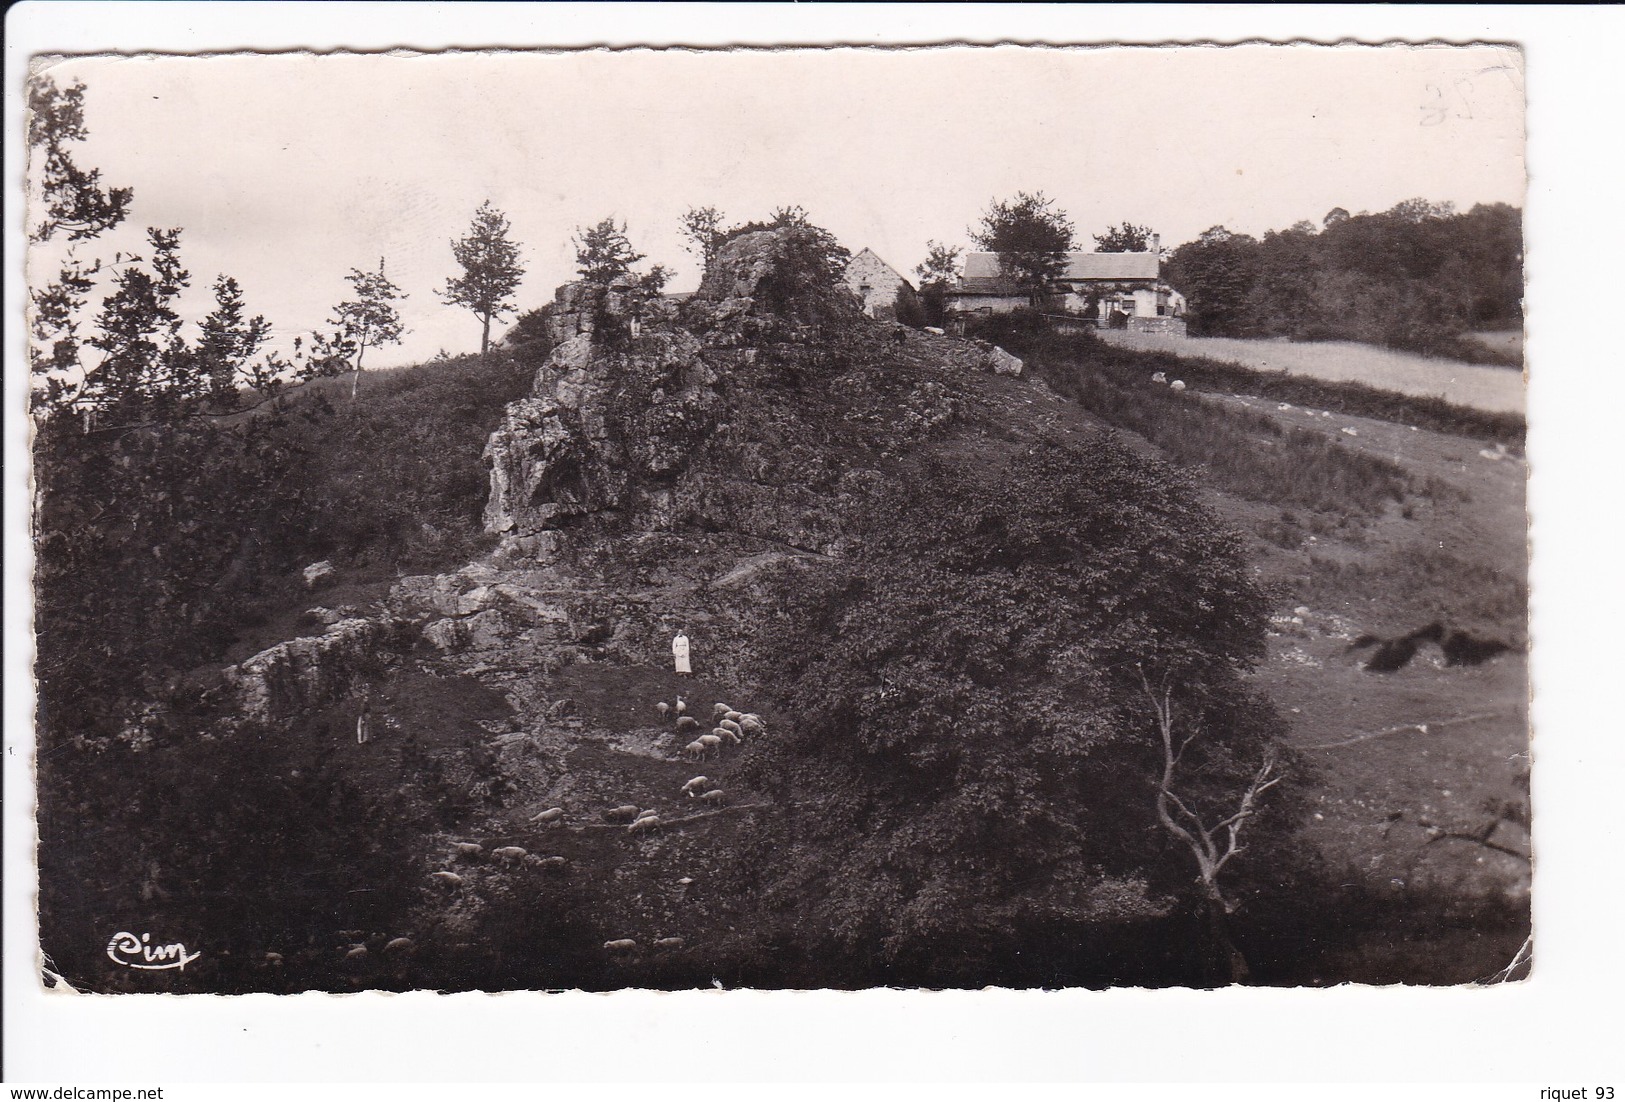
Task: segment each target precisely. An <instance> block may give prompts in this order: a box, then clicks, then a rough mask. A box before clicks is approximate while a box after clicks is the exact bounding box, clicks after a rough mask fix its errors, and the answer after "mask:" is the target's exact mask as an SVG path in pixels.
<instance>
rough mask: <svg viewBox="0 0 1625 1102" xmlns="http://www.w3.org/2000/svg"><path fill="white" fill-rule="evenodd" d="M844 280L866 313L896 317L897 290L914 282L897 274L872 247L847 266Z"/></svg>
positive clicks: (911, 285)
mask: <svg viewBox="0 0 1625 1102" xmlns="http://www.w3.org/2000/svg"><path fill="white" fill-rule="evenodd" d="M841 280H842V282H843V283H845V284H846V285H847V287H849V288H850V289H851V291H852V293H853V294H855V295H857V296H858V298H859V299H861V300H862V301H863V312H864V313H865V314H868V315H869V316H870V317H872V318H884V319H887V320H892V319H895V318H896V316H897V289H898V288H899V287H907V288H908V289H909V290H910V291H912V290H913V289H914V286H913V284H911V283H909V281H908V280H906V279H904V278H903V277H902V276H900V275H898V274H897V269H895V268H893V267H892V266H891V265H890V264H887V263H886V262H885V261H884V260H882V259H880V257H879V256H878V255H877V254H876V253H875V251H874V250H873V249H864V250H863V251H862V252H860V253H858V255H856V256H854V257H853V258H852V259H851V261H850V262H849V263H848V264H847V266H846V272H845V274H844V275H842V277H841Z"/></svg>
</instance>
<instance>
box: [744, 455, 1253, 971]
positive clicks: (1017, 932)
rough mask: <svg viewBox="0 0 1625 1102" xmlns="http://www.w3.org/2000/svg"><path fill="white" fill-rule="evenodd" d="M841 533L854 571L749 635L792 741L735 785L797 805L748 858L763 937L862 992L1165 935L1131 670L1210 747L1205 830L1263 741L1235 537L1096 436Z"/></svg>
mask: <svg viewBox="0 0 1625 1102" xmlns="http://www.w3.org/2000/svg"><path fill="white" fill-rule="evenodd" d="M850 520H851V524H852V525H853V527H854V529H855V530H856V531H858V532H861V533H862V535H861V542H860V546H859V547H858V548H857V549H856V550H855V551H854V553H853V554H851V555H850V556H848V557H846V558H844V559H843V560H841V561H840V562H839V563H838V564H835V565H831V566H829V567H820V568H809V567H805V566H796V567H785V568H782V570H781V572H780V574H779V575H778V577H777V580H776V591H775V594H774V599H773V600H771V601H769V602H768V603H767V604H766V605H765V606H764V608H765V609H767V610H771V611H764V612H763V613H761V615H760V618H759V620H758V622H757V623H756V624H755V625H754V627H755V638H756V640H757V647H758V655H759V663H760V675H761V680H762V682H763V683H764V684H769V685H773V686H775V687H776V688H777V690H778V692H779V695H780V696H781V697H782V699H783V702H784V703H785V704H786V706H790V705H791V704H792V703H793V706H794V708H795V711H796V714H797V715H799V716H800V717H802V720H801V722H800V726H799V727H798V729H797V731H796V733H795V736H794V737H793V738H790V739H781V740H776V741H774V742H773V743H770V744H764V749H763V755H762V757H761V758H758V759H757V764H756V765H754V766H753V767H752V769H753V772H754V778H753V783H756V784H760V785H762V786H763V787H765V788H767V789H769V790H770V791H773V790H781V789H782V790H783V791H782V795H783V796H784V797H785V804H787V805H793V806H789V807H788V809H787V810H786V812H785V813H784V815H783V816H782V817H781V819H780V821H779V824H778V825H777V826H776V827H774V828H771V829H770V830H768V831H767V832H764V834H763V835H762V837H761V839H760V842H761V844H760V847H759V852H756V853H754V854H752V855H750V856H751V859H752V860H754V861H756V862H759V863H760V864H759V868H758V869H757V875H758V876H759V879H758V880H756V881H755V882H754V883H753V886H752V887H751V888H750V890H752V891H759V892H760V893H761V898H762V900H763V902H764V903H765V904H766V905H767V906H768V908H770V910H771V911H773V912H775V913H776V925H769V926H767V927H764V933H763V937H764V938H766V937H770V936H771V934H770V933H769V932H767V931H770V930H772V929H778V930H780V931H781V932H782V931H784V930H789V931H790V932H789V933H788V934H787V935H786V936H788V937H790V939H791V940H792V941H793V942H796V943H798V944H799V945H800V946H801V947H802V948H803V949H807V948H808V947H811V951H812V952H814V953H815V954H817V955H818V957H819V959H821V960H832V961H842V962H846V963H847V964H849V965H851V966H853V967H855V968H856V969H857V971H858V972H860V973H861V972H864V971H865V969H864V967H863V966H862V965H861V964H857V963H854V962H861V961H863V960H867V959H871V958H872V960H873V962H874V968H877V969H880V972H879V973H877V972H876V971H874V970H873V969H871V970H869V971H868V972H867V973H866V974H867V977H868V978H869V979H870V980H871V981H873V980H874V978H875V976H876V975H877V974H887V973H886V970H887V969H890V970H892V972H891V973H890V974H894V975H907V976H909V977H910V978H911V980H912V982H931V983H947V984H962V983H966V982H980V981H985V980H986V979H987V978H988V976H989V975H990V973H989V972H988V971H987V969H988V968H989V966H990V964H991V963H992V962H994V961H998V960H1002V959H1003V958H1004V956H1005V955H1006V954H1005V953H1004V946H1006V945H1008V944H1010V943H1012V942H1019V943H1021V944H1030V943H1032V936H1034V935H1037V936H1051V937H1054V936H1063V937H1066V938H1070V939H1081V938H1084V937H1085V936H1087V935H1090V934H1092V933H1102V934H1104V933H1107V932H1109V931H1112V930H1119V931H1120V930H1122V929H1124V928H1129V927H1134V926H1136V925H1138V924H1144V923H1147V922H1150V921H1153V920H1156V919H1158V918H1159V917H1160V916H1162V915H1165V914H1167V913H1169V909H1170V908H1171V907H1175V906H1177V901H1178V900H1179V899H1181V898H1182V897H1183V896H1184V895H1185V893H1186V892H1187V889H1188V888H1189V885H1190V870H1189V868H1187V867H1186V864H1187V863H1188V860H1189V858H1188V856H1185V855H1182V854H1180V853H1178V852H1177V851H1176V850H1175V849H1173V848H1172V847H1170V846H1169V845H1168V844H1167V843H1166V841H1165V839H1164V838H1163V837H1162V836H1161V835H1160V833H1159V832H1158V831H1157V830H1156V827H1155V822H1154V817H1153V814H1154V812H1153V804H1154V798H1153V792H1154V784H1155V780H1156V774H1157V766H1156V762H1155V760H1154V759H1155V757H1156V754H1157V753H1158V752H1160V751H1157V750H1156V749H1155V747H1154V743H1155V739H1156V737H1157V736H1156V734H1155V728H1154V725H1153V723H1152V721H1151V718H1150V716H1149V714H1148V710H1147V708H1146V707H1145V706H1144V703H1143V700H1142V699H1141V697H1140V695H1139V690H1138V685H1139V682H1138V677H1139V671H1140V669H1141V668H1144V669H1147V670H1151V671H1155V673H1156V674H1157V675H1158V676H1162V675H1166V676H1168V677H1170V678H1172V679H1173V680H1174V682H1175V683H1176V684H1178V685H1179V686H1180V687H1181V688H1180V693H1179V695H1180V698H1181V700H1182V701H1183V702H1184V704H1185V706H1186V707H1187V708H1188V709H1189V715H1190V716H1191V717H1192V719H1193V721H1194V722H1198V723H1200V724H1201V725H1202V727H1203V728H1204V730H1205V731H1206V736H1205V739H1204V745H1203V747H1202V749H1201V750H1200V751H1193V753H1196V754H1198V756H1199V758H1200V761H1199V762H1198V761H1197V760H1196V759H1194V758H1193V759H1192V774H1193V776H1194V777H1196V778H1197V780H1196V782H1195V785H1194V789H1195V794H1193V796H1192V799H1194V800H1196V801H1197V802H1198V803H1202V804H1204V805H1205V806H1212V807H1216V806H1218V805H1219V804H1221V803H1222V802H1223V801H1225V800H1226V799H1231V798H1233V797H1234V794H1235V791H1238V790H1239V789H1237V788H1236V785H1237V782H1238V780H1239V779H1240V778H1242V777H1243V776H1244V775H1246V774H1250V772H1251V771H1252V770H1253V769H1255V768H1256V767H1257V759H1258V756H1259V754H1260V753H1261V752H1262V748H1263V747H1264V745H1265V744H1266V743H1267V742H1269V741H1270V740H1271V739H1272V738H1273V737H1274V736H1275V735H1276V734H1277V731H1278V727H1279V724H1278V721H1277V720H1276V718H1275V717H1274V714H1273V712H1272V711H1271V709H1270V707H1269V706H1268V705H1267V704H1266V703H1265V702H1263V701H1261V700H1259V699H1257V698H1256V697H1254V696H1253V695H1252V694H1251V693H1250V692H1249V691H1247V690H1246V689H1245V688H1244V687H1243V684H1242V682H1241V679H1240V674H1241V672H1242V671H1243V670H1245V669H1246V668H1247V667H1248V666H1249V665H1250V664H1251V663H1252V662H1253V661H1255V660H1257V659H1258V658H1259V656H1260V655H1261V654H1262V646H1263V630H1264V623H1265V619H1264V618H1265V604H1264V601H1263V599H1262V597H1261V596H1260V595H1259V593H1258V592H1257V590H1256V589H1254V587H1253V586H1252V584H1251V582H1250V580H1249V576H1248V571H1247V569H1246V566H1245V563H1244V561H1243V558H1242V556H1241V553H1240V550H1239V544H1238V543H1237V541H1236V539H1235V538H1234V537H1233V536H1231V535H1229V534H1228V533H1226V532H1225V531H1223V530H1222V529H1221V528H1220V527H1219V526H1218V525H1217V523H1216V522H1215V521H1214V520H1213V519H1212V518H1211V517H1210V516H1209V515H1208V514H1207V513H1206V511H1205V510H1204V509H1203V508H1202V507H1201V506H1200V505H1199V504H1198V503H1197V502H1196V499H1195V495H1194V492H1193V490H1192V488H1191V487H1190V486H1189V485H1188V484H1186V483H1185V482H1184V481H1183V480H1182V479H1181V478H1180V477H1179V476H1177V475H1176V474H1174V472H1172V471H1171V470H1169V469H1168V468H1166V467H1163V466H1161V465H1159V464H1155V463H1148V462H1146V461H1145V460H1142V459H1140V458H1138V457H1136V456H1134V455H1133V454H1132V453H1131V452H1130V451H1129V450H1128V449H1127V448H1125V447H1123V446H1122V445H1120V444H1118V443H1117V442H1115V441H1114V440H1112V439H1110V438H1109V437H1104V436H1102V437H1098V438H1096V439H1093V440H1091V441H1090V442H1089V443H1087V444H1085V445H1084V446H1082V447H1068V446H1063V445H1061V444H1058V443H1053V442H1042V441H1041V442H1039V443H1037V444H1035V446H1034V447H1032V448H1031V449H1030V450H1029V451H1028V452H1026V453H1025V454H1021V455H1019V456H1018V457H1017V458H1016V459H1015V460H1014V461H1012V462H1011V463H1009V465H1008V466H1005V467H1003V468H1001V469H996V470H988V471H981V472H968V471H964V470H961V469H957V468H952V467H949V466H947V465H938V464H932V465H929V466H928V467H927V469H925V470H924V471H921V472H919V473H918V474H917V475H916V476H915V477H914V478H912V479H911V480H910V481H909V483H908V485H907V489H906V491H904V490H901V489H899V490H894V491H886V492H882V493H880V494H879V495H878V496H877V497H876V498H874V499H873V500H871V501H870V502H869V503H868V504H867V505H866V506H864V507H863V508H862V509H861V515H859V516H854V517H852V518H850ZM792 792H799V793H802V794H805V793H809V792H816V793H822V795H821V796H820V797H819V798H818V799H815V800H806V799H805V798H803V800H802V801H801V802H799V803H796V802H795V801H793V800H790V799H789V794H790V793H792ZM1281 825H1282V824H1280V823H1276V824H1275V826H1273V827H1271V828H1269V829H1271V830H1278V829H1280V828H1281ZM1040 931H1043V933H1042V934H1040V933H1039V932H1040ZM948 945H951V946H953V950H954V951H953V953H951V954H949V953H944V952H943V951H942V950H943V947H944V946H948ZM1084 955H1085V956H1087V953H1085V954H1084ZM1093 963H1094V965H1095V966H1097V967H1098V966H1100V965H1101V964H1102V962H1101V961H1100V960H1098V959H1097V960H1095V961H1094V962H1093ZM1074 966H1076V967H1082V966H1081V965H1076V962H1074Z"/></svg>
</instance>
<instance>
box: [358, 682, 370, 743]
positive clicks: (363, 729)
mask: <svg viewBox="0 0 1625 1102" xmlns="http://www.w3.org/2000/svg"><path fill="white" fill-rule="evenodd" d="M371 738H372V691H371V690H370V689H362V690H361V712H360V714H359V715H357V716H356V717H355V741H356V744H357V745H362V744H364V743H366V742H367V741H368V740H369V739H371Z"/></svg>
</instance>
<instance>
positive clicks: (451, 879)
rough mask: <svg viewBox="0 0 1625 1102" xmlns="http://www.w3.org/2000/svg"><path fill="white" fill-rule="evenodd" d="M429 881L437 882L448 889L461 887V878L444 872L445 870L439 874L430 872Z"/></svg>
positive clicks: (452, 873)
mask: <svg viewBox="0 0 1625 1102" xmlns="http://www.w3.org/2000/svg"><path fill="white" fill-rule="evenodd" d="M429 879H431V880H438V881H440V882H441V883H442V884H444V885H446V887H448V888H460V887H462V886H463V878H462V877H461V876H458V875H457V874H456V873H454V872H446V871H445V870H441V871H440V872H431V873H430V874H429Z"/></svg>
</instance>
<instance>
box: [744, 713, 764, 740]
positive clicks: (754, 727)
mask: <svg viewBox="0 0 1625 1102" xmlns="http://www.w3.org/2000/svg"><path fill="white" fill-rule="evenodd" d="M739 729H740V730H741V731H742V732H744V733H745V734H747V735H765V734H767V724H766V723H765V722H763V720H762V717H761V716H759V715H757V714H756V713H755V712H746V713H745V714H744V715H742V716H740V717H739Z"/></svg>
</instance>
